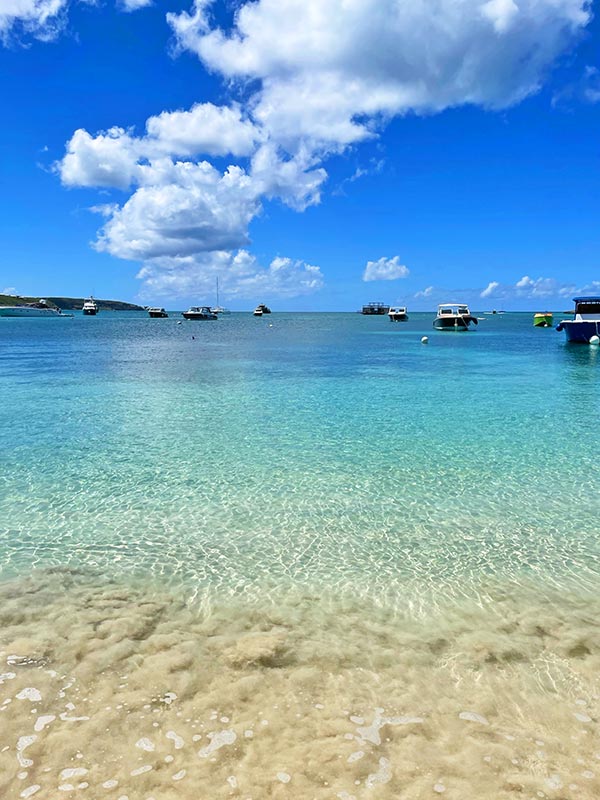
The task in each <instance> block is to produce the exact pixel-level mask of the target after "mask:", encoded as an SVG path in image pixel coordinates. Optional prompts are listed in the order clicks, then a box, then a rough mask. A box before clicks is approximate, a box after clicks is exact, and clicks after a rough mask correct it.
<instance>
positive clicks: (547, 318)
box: [533, 311, 552, 328]
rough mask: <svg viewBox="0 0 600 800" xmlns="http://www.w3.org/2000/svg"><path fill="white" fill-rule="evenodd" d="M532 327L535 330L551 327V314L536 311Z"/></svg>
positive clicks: (549, 312)
mask: <svg viewBox="0 0 600 800" xmlns="http://www.w3.org/2000/svg"><path fill="white" fill-rule="evenodd" d="M533 325H534V327H535V328H550V327H552V312H551V311H543V312H542V311H538V312H537V313H536V314H534V315H533Z"/></svg>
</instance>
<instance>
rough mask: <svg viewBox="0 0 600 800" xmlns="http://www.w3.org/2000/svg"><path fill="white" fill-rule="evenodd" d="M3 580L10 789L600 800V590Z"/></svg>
mask: <svg viewBox="0 0 600 800" xmlns="http://www.w3.org/2000/svg"><path fill="white" fill-rule="evenodd" d="M190 596H191V595H181V594H174V593H173V592H172V591H169V590H167V589H166V588H165V587H160V586H158V585H157V584H153V585H152V586H150V585H143V584H140V583H137V584H136V583H133V582H131V581H129V582H125V581H124V580H118V581H117V580H115V581H113V580H110V579H108V578H106V577H103V576H101V575H97V574H93V573H91V572H88V571H81V572H78V571H76V570H69V569H56V570H45V571H39V572H35V573H33V574H32V575H30V576H28V577H24V578H19V579H13V580H11V581H6V582H4V583H3V584H1V585H0V796H2V797H3V798H4V799H5V800H13V798H27V797H35V798H36V799H37V800H40V798H52V800H55V798H67V800H68V798H79V797H89V798H94V800H95V798H104V797H106V798H109V799H110V800H124V798H128V800H172V799H173V800H174V799H175V798H177V800H187V798H189V799H190V800H192V798H193V799H194V800H198V799H199V798H200V799H203V798H243V800H249V799H250V798H252V800H263V798H294V799H297V800H307V799H309V798H315V800H326V799H327V800H329V798H339V800H352V798H355V800H363V799H364V800H367V799H368V798H374V799H376V800H384V799H387V798H390V799H391V798H400V797H401V798H403V799H406V800H420V798H431V797H437V796H443V797H446V798H452V799H453V800H459V798H460V800H465V799H466V798H478V800H485V799H486V798H490V800H503V799H504V798H519V799H520V798H527V799H528V800H529V798H536V799H537V798H544V797H546V798H553V799H554V800H559V799H562V800H565V799H566V798H583V799H584V800H592V798H594V799H596V798H598V797H599V796H600V737H599V736H598V722H597V721H598V719H599V718H600V685H599V676H600V632H599V631H598V628H597V622H596V621H597V619H598V615H599V612H600V599H599V598H597V597H595V596H594V594H593V593H591V592H589V593H588V592H584V591H583V590H572V591H571V592H569V591H567V590H562V591H557V590H553V589H545V588H544V587H543V586H541V585H536V584H535V583H534V582H531V583H529V584H523V582H521V583H520V584H518V585H517V584H516V583H515V584H514V585H510V584H506V583H504V584H503V585H502V586H500V584H494V583H493V582H490V583H488V584H486V585H483V584H481V585H479V586H477V587H473V591H472V592H471V596H465V597H463V598H461V599H455V600H450V599H446V601H445V602H444V600H443V598H442V599H439V598H438V600H439V602H432V603H431V604H430V606H429V607H427V606H425V605H423V604H421V605H420V606H419V608H418V610H416V609H415V608H414V607H413V606H411V604H410V603H409V602H406V604H405V607H404V608H402V606H400V609H399V608H398V607H395V608H394V609H391V608H386V607H381V606H380V605H377V604H375V603H369V602H368V601H365V600H359V599H358V598H357V597H356V596H355V597H354V598H353V597H352V593H344V594H340V593H337V594H332V595H331V596H328V595H327V593H326V592H325V591H323V590H322V589H320V588H318V587H317V588H314V589H312V590H310V589H308V588H304V589H302V588H299V587H296V588H295V589H290V590H289V591H287V592H283V591H280V592H277V591H270V590H269V591H265V592H264V594H263V596H262V598H261V599H258V598H257V597H256V596H255V597H254V598H252V599H250V598H244V597H237V598H235V597H227V596H223V595H221V596H220V595H218V594H216V593H215V594H212V595H205V596H203V597H202V598H196V599H195V601H194V602H193V603H191V602H190V601H189V598H190Z"/></svg>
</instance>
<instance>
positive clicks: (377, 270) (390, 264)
mask: <svg viewBox="0 0 600 800" xmlns="http://www.w3.org/2000/svg"><path fill="white" fill-rule="evenodd" d="M408 273H409V270H408V267H405V266H404V265H403V264H401V263H400V256H394V257H393V258H380V259H379V260H378V261H367V266H366V267H365V271H364V273H363V281H395V280H397V279H398V278H406V276H407V275H408Z"/></svg>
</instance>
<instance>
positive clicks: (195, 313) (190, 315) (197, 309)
mask: <svg viewBox="0 0 600 800" xmlns="http://www.w3.org/2000/svg"><path fill="white" fill-rule="evenodd" d="M182 316H183V317H184V319H218V317H217V315H216V314H213V312H212V311H211V310H210V307H209V306H191V307H190V308H188V310H187V311H184V312H183V314H182Z"/></svg>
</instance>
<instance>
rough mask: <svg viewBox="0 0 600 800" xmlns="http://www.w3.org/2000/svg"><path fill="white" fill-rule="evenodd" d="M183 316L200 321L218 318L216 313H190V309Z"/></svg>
mask: <svg viewBox="0 0 600 800" xmlns="http://www.w3.org/2000/svg"><path fill="white" fill-rule="evenodd" d="M182 316H183V318H184V319H193V320H199V321H204V320H209V319H218V317H217V315H216V314H190V313H189V312H188V311H184V312H183V314H182Z"/></svg>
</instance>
